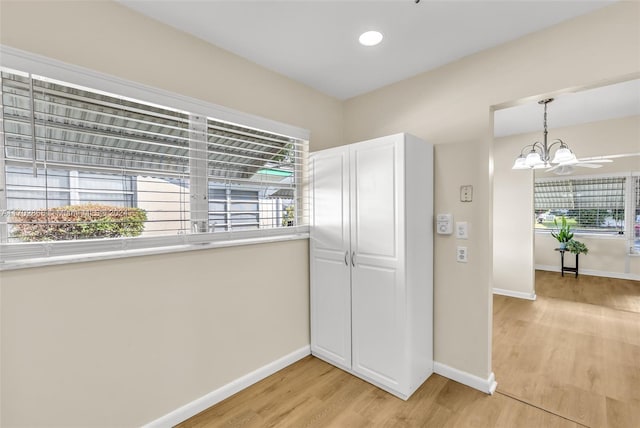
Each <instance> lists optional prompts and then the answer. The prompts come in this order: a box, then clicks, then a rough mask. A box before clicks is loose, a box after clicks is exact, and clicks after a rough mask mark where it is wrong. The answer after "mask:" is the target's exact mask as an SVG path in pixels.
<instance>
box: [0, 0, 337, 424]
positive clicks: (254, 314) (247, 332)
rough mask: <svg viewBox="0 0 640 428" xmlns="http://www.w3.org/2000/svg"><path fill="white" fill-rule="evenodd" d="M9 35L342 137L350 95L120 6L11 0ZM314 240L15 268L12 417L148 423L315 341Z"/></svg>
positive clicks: (8, 40)
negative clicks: (342, 97)
mask: <svg viewBox="0 0 640 428" xmlns="http://www.w3.org/2000/svg"><path fill="white" fill-rule="evenodd" d="M0 42H1V43H2V44H4V45H6V46H10V47H14V48H18V49H23V50H26V51H30V52H33V53H36V54H41V55H45V56H48V57H50V58H54V59H57V60H61V61H65V62H68V63H72V64H76V65H80V66H83V67H87V68H90V69H94V70H97V71H100V72H103V73H109V74H111V75H115V76H117V77H120V78H124V79H128V80H132V81H135V82H140V83H142V84H146V85H151V86H154V87H158V88H161V89H165V90H169V91H173V92H177V93H180V94H184V95H187V96H191V97H195V98H199V99H202V100H205V101H209V102H212V103H215V104H219V105H223V106H225V107H230V108H234V109H237V110H240V111H243V112H246V113H252V114H256V115H260V116H262V117H266V118H268V119H272V120H277V121H281V122H284V123H288V124H291V125H295V126H298V127H302V128H307V129H309V130H310V131H311V145H312V146H314V145H319V146H323V145H330V144H339V143H341V141H342V135H341V133H342V114H343V112H342V104H341V102H339V101H338V100H336V99H334V98H331V97H328V96H325V95H322V94H320V93H318V92H316V91H314V90H312V89H310V88H308V87H305V86H303V85H301V84H299V83H296V82H293V81H291V80H289V79H287V78H285V77H283V76H280V75H278V74H276V73H273V72H271V71H268V70H266V69H263V68H261V67H258V66H256V65H255V64H252V63H250V62H248V61H246V60H244V59H241V58H239V57H237V56H234V55H232V54H230V53H228V52H226V51H223V50H221V49H218V48H216V47H214V46H211V45H209V44H207V43H205V42H203V41H201V40H199V39H196V38H193V37H190V36H187V35H185V34H183V33H181V32H178V31H176V30H174V29H172V28H170V27H167V26H164V25H161V24H159V23H156V22H154V21H152V20H150V19H147V18H145V17H143V16H141V15H139V14H137V13H135V12H132V11H130V10H129V9H126V8H124V7H122V6H120V5H119V4H117V3H113V2H105V1H86V2H82V1H65V2H62V1H44V2H36V1H15V2H7V1H2V3H1V4H0ZM307 246H308V243H307V241H294V242H283V243H278V244H268V245H258V246H248V247H236V248H225V249H219V250H211V251H197V252H190V253H182V254H176V255H173V256H172V255H163V256H152V257H143V258H133V259H120V260H109V261H103V262H99V263H80V264H70V265H68V266H56V267H50V268H33V269H25V270H18V271H12V272H2V273H0V281H1V285H0V287H1V288H0V312H1V314H2V315H1V325H0V334H1V336H0V337H1V341H2V349H1V351H0V358H1V361H0V363H1V375H2V376H1V378H2V379H1V385H0V390H1V394H2V395H1V397H0V398H1V407H0V413H1V416H0V418H1V419H0V426H3V427H13V426H29V427H33V426H65V427H69V426H83V427H88V426H111V427H113V426H138V425H141V424H143V423H147V422H150V421H152V420H154V419H156V418H159V417H161V416H163V415H164V414H166V413H168V412H171V411H174V410H176V409H177V408H179V407H180V406H182V405H185V404H187V403H189V402H191V401H192V400H195V399H196V398H200V397H202V396H203V395H205V394H207V393H209V392H211V391H213V390H215V389H217V388H219V387H221V386H223V385H225V384H227V383H228V382H230V381H232V380H234V379H236V378H238V377H240V376H243V375H245V374H247V373H250V372H252V371H253V370H256V369H258V368H260V367H262V366H263V365H265V364H267V363H270V362H272V361H274V360H276V359H278V358H281V357H283V356H285V355H287V354H289V353H291V352H293V351H295V350H298V349H300V348H301V347H303V346H307V345H308V344H309V309H308V306H309V302H308V287H309V278H308V251H307ZM247 266H250V269H248V268H247Z"/></svg>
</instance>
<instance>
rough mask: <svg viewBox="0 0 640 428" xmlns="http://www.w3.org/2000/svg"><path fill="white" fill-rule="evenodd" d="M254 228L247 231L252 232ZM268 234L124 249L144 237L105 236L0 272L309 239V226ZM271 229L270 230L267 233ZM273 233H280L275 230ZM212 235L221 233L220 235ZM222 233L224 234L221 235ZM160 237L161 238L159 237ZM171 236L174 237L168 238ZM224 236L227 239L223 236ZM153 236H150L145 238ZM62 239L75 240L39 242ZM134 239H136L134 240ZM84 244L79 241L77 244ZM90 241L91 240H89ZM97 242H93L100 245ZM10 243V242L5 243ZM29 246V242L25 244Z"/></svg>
mask: <svg viewBox="0 0 640 428" xmlns="http://www.w3.org/2000/svg"><path fill="white" fill-rule="evenodd" d="M251 232H254V231H249V232H248V233H251ZM266 232H268V234H267V235H266V236H255V235H244V234H245V233H247V232H244V231H241V232H235V233H236V235H233V236H228V233H220V232H218V233H203V234H200V235H202V236H200V237H199V235H197V234H196V235H180V236H185V237H189V236H192V237H194V238H195V239H198V238H200V240H201V241H202V242H197V241H196V240H190V241H191V242H184V243H177V241H176V242H174V243H173V244H169V243H167V244H165V245H163V246H158V247H143V248H130V249H126V248H125V247H126V243H127V239H144V238H115V239H104V240H103V241H105V242H104V244H105V246H104V250H103V251H98V250H95V249H94V251H95V252H93V253H90V252H82V253H77V254H76V253H74V254H67V255H59V256H50V257H41V258H26V259H17V260H8V261H6V262H0V272H2V271H5V270H15V269H24V268H33V267H40V266H52V265H59V264H67V263H80V262H91V261H98V260H111V259H120V258H124V257H137V256H151V255H156V254H166V253H180V252H185V251H197V250H210V249H214V248H224V247H235V246H240V245H256V244H266V243H270V242H282V241H293V240H298V239H309V227H308V226H298V227H297V228H296V231H295V232H294V233H291V232H290V231H283V230H282V229H273V230H266ZM269 232H270V233H269ZM275 232H280V233H279V234H278V233H275ZM215 235H221V236H219V237H217V236H215ZM222 235H227V236H226V237H225V236H222ZM160 238H163V237H160ZM171 238H173V236H172V237H171ZM225 238H226V239H225ZM148 239H153V238H148ZM113 241H117V242H115V245H116V246H117V247H122V249H112V246H110V245H109V243H110V242H113ZM64 242H69V243H71V244H73V243H74V241H62V242H60V243H57V242H56V243H42V245H47V244H49V245H54V244H63V243H64ZM134 242H135V241H134ZM82 244H83V243H82V242H81V243H80V245H82ZM89 244H90V243H89ZM99 244H100V242H98V243H96V245H99ZM4 245H11V244H4ZM13 245H22V244H13ZM27 245H28V244H27ZM90 247H91V246H90V245H88V246H87V248H86V250H87V251H88V250H89V248H90ZM2 248H9V247H8V246H5V247H3V246H2V245H0V249H2Z"/></svg>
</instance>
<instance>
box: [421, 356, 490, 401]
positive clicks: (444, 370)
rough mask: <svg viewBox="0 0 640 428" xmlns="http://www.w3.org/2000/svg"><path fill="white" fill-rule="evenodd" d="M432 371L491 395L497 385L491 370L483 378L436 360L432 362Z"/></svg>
mask: <svg viewBox="0 0 640 428" xmlns="http://www.w3.org/2000/svg"><path fill="white" fill-rule="evenodd" d="M433 372H434V373H437V374H439V375H441V376H444V377H446V378H449V379H451V380H455V381H456V382H459V383H461V384H463V385H467V386H470V387H471V388H474V389H477V390H478V391H482V392H484V393H486V394H491V395H493V393H494V392H495V390H496V387H497V386H498V383H497V382H496V377H495V375H494V374H493V372H491V374H490V375H489V377H488V378H487V379H483V378H481V377H478V376H475V375H472V374H471V373H467V372H463V371H461V370H458V369H454V368H453V367H449V366H448V365H446V364H442V363H439V362H437V361H434V362H433Z"/></svg>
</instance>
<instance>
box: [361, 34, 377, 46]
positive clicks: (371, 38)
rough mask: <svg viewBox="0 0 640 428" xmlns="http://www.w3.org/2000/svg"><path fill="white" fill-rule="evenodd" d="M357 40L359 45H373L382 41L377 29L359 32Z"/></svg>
mask: <svg viewBox="0 0 640 428" xmlns="http://www.w3.org/2000/svg"><path fill="white" fill-rule="evenodd" d="M358 40H359V41H360V44H361V45H364V46H375V45H377V44H378V43H380V42H381V41H382V33H381V32H379V31H367V32H366V33H362V34H360V38H359V39H358Z"/></svg>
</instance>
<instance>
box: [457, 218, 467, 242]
mask: <svg viewBox="0 0 640 428" xmlns="http://www.w3.org/2000/svg"><path fill="white" fill-rule="evenodd" d="M456 238H458V239H469V225H468V224H467V222H466V221H457V222H456Z"/></svg>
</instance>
